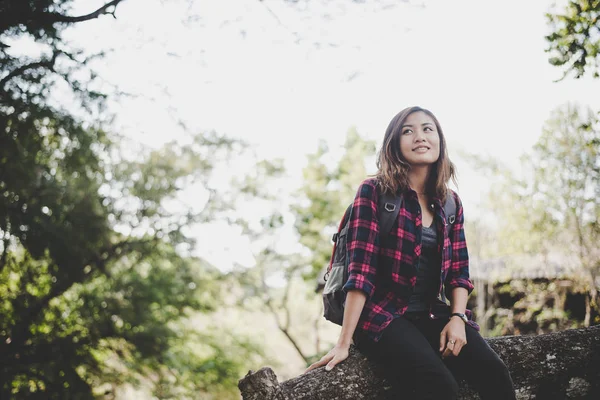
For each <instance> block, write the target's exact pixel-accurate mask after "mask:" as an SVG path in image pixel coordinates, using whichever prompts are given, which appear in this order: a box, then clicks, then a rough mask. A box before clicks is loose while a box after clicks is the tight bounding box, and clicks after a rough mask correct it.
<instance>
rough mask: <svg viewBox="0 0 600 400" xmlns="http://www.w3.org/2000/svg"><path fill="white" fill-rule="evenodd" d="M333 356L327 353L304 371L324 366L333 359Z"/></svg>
mask: <svg viewBox="0 0 600 400" xmlns="http://www.w3.org/2000/svg"><path fill="white" fill-rule="evenodd" d="M332 358H333V356H332V355H331V354H329V353H327V354H326V355H324V356H323V357H321V359H320V360H319V361H317V362H315V363H312V364H311V365H310V367H308V368H306V371H304V372H305V373H306V372H308V371H311V370H313V369H315V368H319V367H322V366H323V365H325V364H327V363H328V362H329V361H330V360H331V359H332Z"/></svg>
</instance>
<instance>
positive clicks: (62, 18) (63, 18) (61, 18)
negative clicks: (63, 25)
mask: <svg viewBox="0 0 600 400" xmlns="http://www.w3.org/2000/svg"><path fill="white" fill-rule="evenodd" d="M122 1H124V0H113V1H111V2H110V3H106V4H105V5H103V6H102V7H100V8H99V9H97V10H96V11H94V12H92V13H89V14H87V15H81V16H79V17H71V16H68V15H62V14H59V13H45V14H46V15H50V16H52V18H53V21H52V22H67V23H75V22H83V21H89V20H90V19H95V18H98V17H100V16H101V15H107V14H110V15H112V16H113V17H114V18H117V16H116V15H115V12H116V11H117V5H119V3H120V2H122ZM111 7H113V10H112V11H108V9H109V8H111Z"/></svg>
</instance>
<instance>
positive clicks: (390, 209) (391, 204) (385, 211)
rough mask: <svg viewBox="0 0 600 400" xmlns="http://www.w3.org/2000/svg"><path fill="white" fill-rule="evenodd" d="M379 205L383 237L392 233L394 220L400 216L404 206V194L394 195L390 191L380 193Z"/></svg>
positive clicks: (380, 228)
mask: <svg viewBox="0 0 600 400" xmlns="http://www.w3.org/2000/svg"><path fill="white" fill-rule="evenodd" d="M377 206H378V208H377V214H378V217H379V235H380V237H381V238H384V237H386V236H387V235H388V234H389V233H390V230H391V229H392V225H394V221H395V220H396V219H397V218H398V213H399V212H400V207H401V206H402V196H401V195H398V196H394V195H392V194H390V193H383V194H380V195H379V202H378V204H377Z"/></svg>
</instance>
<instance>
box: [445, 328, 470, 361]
mask: <svg viewBox="0 0 600 400" xmlns="http://www.w3.org/2000/svg"><path fill="white" fill-rule="evenodd" d="M466 344H467V333H466V326H465V323H464V322H463V320H461V319H460V318H450V321H448V323H447V324H446V326H445V327H444V329H443V330H442V333H440V352H441V353H442V358H446V357H448V356H455V357H456V356H457V355H458V354H459V353H460V350H461V349H462V348H463V346H464V345H466Z"/></svg>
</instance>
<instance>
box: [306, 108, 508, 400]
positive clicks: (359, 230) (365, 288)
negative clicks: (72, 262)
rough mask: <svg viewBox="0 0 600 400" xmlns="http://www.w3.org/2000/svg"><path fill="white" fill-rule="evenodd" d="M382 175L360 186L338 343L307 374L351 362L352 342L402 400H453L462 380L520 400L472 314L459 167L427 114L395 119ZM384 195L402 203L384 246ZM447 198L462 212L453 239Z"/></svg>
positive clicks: (488, 395)
mask: <svg viewBox="0 0 600 400" xmlns="http://www.w3.org/2000/svg"><path fill="white" fill-rule="evenodd" d="M377 167H378V172H377V174H376V176H375V177H374V178H369V179H366V180H365V181H364V182H363V183H362V184H361V185H360V187H359V189H358V192H357V194H356V198H355V200H354V206H353V210H352V214H351V216H350V224H349V226H350V229H349V231H348V242H347V250H348V255H349V257H350V264H349V267H348V269H349V279H348V282H347V283H346V285H345V286H344V290H345V291H346V292H347V298H346V305H345V310H344V322H343V325H342V331H341V333H340V337H339V340H338V343H337V344H336V346H335V347H334V348H333V349H332V350H331V351H330V352H329V353H327V355H325V356H324V357H323V358H321V360H320V361H318V362H316V363H314V364H312V365H311V366H310V367H309V368H308V369H307V371H309V370H311V369H314V368H317V367H320V366H323V365H327V366H326V368H325V369H326V370H327V371H329V370H331V369H332V368H333V367H334V366H335V365H336V364H338V363H340V362H342V361H343V360H345V359H346V358H347V357H348V349H349V347H350V343H351V342H352V341H354V343H355V344H356V345H357V347H358V348H359V350H361V352H363V353H364V354H365V355H366V356H367V357H368V358H370V359H372V360H374V361H375V362H377V363H380V364H381V365H382V366H383V370H384V371H385V372H386V374H387V378H388V379H389V380H390V382H391V383H392V385H393V387H394V389H395V390H396V391H397V392H398V393H399V394H402V393H404V395H403V396H402V395H401V396H402V397H400V398H403V399H404V398H411V399H435V400H440V399H455V398H456V396H457V392H458V384H457V379H460V378H464V379H466V380H467V381H468V382H469V384H470V385H471V386H473V387H474V388H475V389H477V390H478V391H479V394H480V396H481V398H482V399H484V400H488V399H502V400H510V399H515V391H514V388H513V383H512V380H511V378H510V375H509V373H508V369H507V368H506V365H505V364H504V363H503V362H502V360H501V359H500V358H499V357H498V355H497V354H496V353H494V351H493V350H492V349H491V348H490V347H489V346H488V344H487V343H486V342H485V341H484V340H483V338H482V337H481V336H480V335H479V332H478V331H479V327H478V326H477V324H476V323H475V322H473V321H472V320H471V318H470V316H471V314H470V311H469V310H467V309H466V306H467V297H468V296H469V293H471V291H472V290H473V284H472V283H471V281H470V279H469V259H468V253H467V245H466V241H465V234H464V225H463V224H464V216H463V207H462V203H461V201H460V198H459V196H458V194H456V192H454V191H452V190H450V189H449V188H448V182H449V180H450V179H453V180H455V174H454V165H453V164H452V162H451V161H450V160H449V158H448V151H447V149H446V140H445V138H444V134H443V133H442V129H441V127H440V124H439V122H438V120H437V118H436V117H435V116H434V115H433V114H432V113H431V112H430V111H428V110H425V109H422V108H420V107H410V108H407V109H404V110H402V111H401V112H400V113H398V114H397V115H396V116H395V117H394V118H393V119H392V121H391V122H390V124H389V126H388V128H387V130H386V133H385V137H384V139H383V145H382V147H381V150H380V151H379V155H378V161H377ZM384 192H389V193H401V194H402V199H403V200H402V205H401V208H400V213H399V215H398V219H397V220H396V221H395V222H394V225H393V226H392V229H391V231H390V233H389V234H388V235H387V236H386V237H385V239H384V240H383V241H381V240H380V235H379V224H378V217H377V204H378V199H379V196H380V195H381V193H384ZM447 196H453V198H454V202H455V205H456V216H455V221H454V222H453V224H452V226H451V228H450V229H449V230H447V229H446V227H445V225H446V223H448V222H447V220H446V215H445V212H444V204H445V202H446V200H447ZM450 222H452V221H450ZM442 291H444V293H445V294H447V297H448V299H449V300H450V306H449V308H450V309H449V310H448V307H447V306H444V307H445V308H446V310H445V311H446V313H440V312H438V311H437V310H438V309H439V308H440V304H443V303H441V301H440V300H439V299H438V297H440V295H441V294H442ZM444 307H442V308H444ZM447 311H449V312H447Z"/></svg>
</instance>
